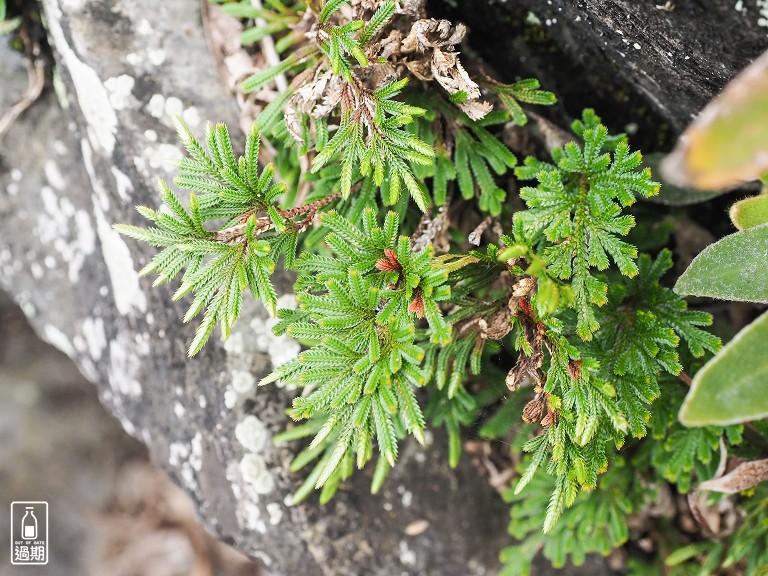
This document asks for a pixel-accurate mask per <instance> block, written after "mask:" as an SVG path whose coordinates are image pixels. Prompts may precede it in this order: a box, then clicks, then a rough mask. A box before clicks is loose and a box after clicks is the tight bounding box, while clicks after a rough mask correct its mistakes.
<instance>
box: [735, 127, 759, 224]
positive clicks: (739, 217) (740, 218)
mask: <svg viewBox="0 0 768 576" xmlns="http://www.w3.org/2000/svg"><path fill="white" fill-rule="evenodd" d="M766 130H768V126H767V127H766ZM729 214H730V216H731V222H733V225H734V226H736V228H738V229H739V230H744V229H745V228H752V227H754V226H759V225H760V224H765V223H767V222H768V194H761V195H760V196H753V197H752V198H745V199H744V200H739V201H738V202H736V204H734V205H733V206H731V210H730V212H729Z"/></svg>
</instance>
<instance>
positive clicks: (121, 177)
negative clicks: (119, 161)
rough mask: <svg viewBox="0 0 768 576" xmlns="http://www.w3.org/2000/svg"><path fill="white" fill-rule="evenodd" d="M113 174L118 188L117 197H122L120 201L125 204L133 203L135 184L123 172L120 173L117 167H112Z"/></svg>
mask: <svg viewBox="0 0 768 576" xmlns="http://www.w3.org/2000/svg"><path fill="white" fill-rule="evenodd" d="M110 171H111V172H112V176H114V177H115V185H116V187H117V195H118V196H120V199H121V200H123V201H124V202H130V201H131V193H132V192H133V183H132V182H131V179H130V178H128V176H126V175H125V174H124V173H123V172H121V171H120V169H118V168H117V167H116V166H112V168H111V169H110Z"/></svg>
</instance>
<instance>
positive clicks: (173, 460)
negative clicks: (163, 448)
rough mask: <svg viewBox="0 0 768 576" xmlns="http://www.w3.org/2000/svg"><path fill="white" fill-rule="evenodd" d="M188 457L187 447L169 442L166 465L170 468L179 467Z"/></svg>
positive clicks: (179, 443)
mask: <svg viewBox="0 0 768 576" xmlns="http://www.w3.org/2000/svg"><path fill="white" fill-rule="evenodd" d="M188 457H189V447H188V446H187V445H186V444H182V443H181V442H171V444H170V446H168V463H169V464H170V465H171V466H174V467H179V466H181V464H182V463H183V462H186V461H187V458H188Z"/></svg>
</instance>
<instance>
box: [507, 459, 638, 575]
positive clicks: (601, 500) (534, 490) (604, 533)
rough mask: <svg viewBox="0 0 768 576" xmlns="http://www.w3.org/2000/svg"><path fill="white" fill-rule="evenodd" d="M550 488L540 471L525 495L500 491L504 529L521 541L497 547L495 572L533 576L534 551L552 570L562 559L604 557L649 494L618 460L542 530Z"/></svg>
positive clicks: (618, 541)
mask: <svg viewBox="0 0 768 576" xmlns="http://www.w3.org/2000/svg"><path fill="white" fill-rule="evenodd" d="M534 457H535V456H534ZM555 486H556V483H555V480H554V479H553V478H552V477H551V476H548V475H544V474H542V475H539V476H538V477H537V478H536V479H535V480H533V481H532V486H531V490H530V493H528V494H525V495H522V494H519V493H516V492H515V491H514V490H512V489H510V490H508V491H507V492H505V494H504V500H505V501H506V502H507V503H509V504H510V505H511V509H510V523H509V533H510V534H511V535H512V536H513V537H514V538H515V539H517V540H519V541H521V542H520V543H519V544H516V545H513V546H509V547H507V548H505V549H504V550H502V551H501V560H502V562H504V568H503V569H502V571H501V572H500V576H529V575H530V574H533V572H532V567H533V560H534V558H535V557H536V556H537V555H538V554H542V555H543V556H544V557H545V558H547V559H548V560H549V561H550V562H551V563H552V565H553V566H554V567H555V568H563V567H564V566H565V565H566V563H567V562H571V563H572V564H574V565H576V566H580V565H582V564H583V563H584V561H585V560H586V557H587V555H588V554H601V555H603V556H607V555H608V554H609V553H610V552H611V550H613V549H614V548H617V547H619V546H621V545H622V544H624V543H626V542H627V540H628V539H629V533H630V529H629V518H630V515H631V514H632V513H633V512H636V511H638V510H640V509H641V508H642V507H643V505H645V504H646V503H647V502H648V500H650V499H651V498H652V497H653V490H652V489H650V488H648V487H645V486H643V483H642V481H641V479H640V478H639V477H637V476H635V475H634V474H633V473H632V469H631V467H629V466H627V464H626V463H625V462H624V460H623V459H621V458H619V459H617V460H616V461H614V462H612V463H611V469H610V471H608V472H607V473H606V474H604V475H603V476H602V477H601V478H600V481H599V485H598V487H596V489H595V490H594V491H591V492H587V493H582V494H580V495H579V496H578V497H577V498H576V500H575V502H574V504H573V506H572V507H571V508H570V509H569V510H567V511H566V512H564V513H563V516H562V518H561V519H560V522H558V523H557V524H556V525H555V526H554V527H553V529H552V530H551V531H550V532H549V533H548V534H543V533H542V532H541V523H542V516H543V511H544V510H546V508H547V500H548V494H550V493H552V491H553V489H554V488H555Z"/></svg>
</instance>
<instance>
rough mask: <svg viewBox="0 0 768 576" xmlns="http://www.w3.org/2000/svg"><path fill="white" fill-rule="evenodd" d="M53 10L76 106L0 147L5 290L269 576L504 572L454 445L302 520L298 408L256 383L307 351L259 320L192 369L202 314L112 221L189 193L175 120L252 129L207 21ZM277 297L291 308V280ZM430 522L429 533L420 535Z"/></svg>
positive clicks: (482, 505) (191, 15)
mask: <svg viewBox="0 0 768 576" xmlns="http://www.w3.org/2000/svg"><path fill="white" fill-rule="evenodd" d="M43 6H44V9H45V13H46V18H47V22H48V28H49V38H50V41H51V44H52V46H53V49H54V51H55V55H56V63H57V68H58V73H59V74H60V76H61V79H62V81H63V86H64V89H63V91H62V92H61V93H60V94H59V97H58V101H57V99H56V97H55V96H54V94H53V92H52V91H48V92H46V93H45V95H44V97H43V98H42V99H41V100H40V101H39V102H38V103H37V104H36V105H35V106H34V107H33V108H32V109H31V110H29V111H28V112H27V113H26V114H25V115H24V116H23V117H22V119H21V120H20V121H19V122H17V123H16V124H15V125H14V126H13V127H12V129H11V131H10V133H9V134H8V135H7V137H6V139H5V140H4V143H3V145H2V148H0V155H2V158H3V164H2V170H0V285H1V286H2V288H4V289H5V290H7V291H8V292H9V293H11V294H12V295H13V297H14V299H15V300H16V301H17V302H18V303H19V304H20V305H21V306H22V308H23V310H24V311H25V313H26V314H27V316H28V317H29V318H30V321H31V323H32V324H33V325H34V327H35V328H36V330H37V331H38V332H39V333H40V334H41V335H42V336H43V337H44V338H45V339H46V340H47V341H48V342H50V343H52V344H54V345H55V346H57V347H58V348H59V349H61V350H62V351H64V352H65V353H66V354H67V355H68V356H69V357H70V358H72V359H73V360H74V361H75V363H76V364H77V366H78V367H79V369H80V370H81V371H82V373H83V374H84V375H85V376H86V377H87V378H88V379H89V380H90V381H91V382H93V383H95V384H96V386H97V387H98V391H99V396H100V399H101V401H102V402H103V404H104V405H105V406H107V408H108V409H109V410H110V411H111V412H112V413H113V414H114V415H115V416H116V417H117V418H118V420H119V421H120V423H121V424H122V426H123V428H124V429H125V430H126V431H128V432H129V433H130V434H131V435H133V436H135V437H136V438H138V439H139V440H141V441H142V442H144V443H145V444H146V445H147V446H148V448H149V450H150V454H151V457H152V459H153V461H154V462H155V463H156V464H157V465H158V466H160V467H161V468H163V469H164V470H166V471H167V472H168V473H169V474H170V475H171V476H172V477H173V478H174V479H175V480H176V482H177V483H178V484H179V485H181V486H182V487H183V488H184V489H185V490H186V491H187V492H188V493H189V494H190V495H191V496H192V498H193V500H194V501H195V503H196V506H197V509H198V512H199V515H200V517H201V519H202V521H203V522H204V523H205V524H206V525H207V527H208V528H209V529H210V530H211V531H212V532H214V533H215V534H217V535H218V536H219V537H221V538H222V539H224V540H225V541H227V542H230V543H232V544H233V545H234V546H235V547H236V548H238V549H239V550H241V551H244V552H246V553H248V554H250V555H251V556H253V557H255V558H257V559H258V560H259V561H260V562H261V564H262V566H263V568H264V572H265V574H276V575H277V574H284V575H288V576H293V575H296V574H303V575H306V576H311V575H321V574H326V575H331V574H344V575H346V574H363V573H365V574H372V575H376V574H380V575H382V576H384V575H386V576H391V575H393V574H406V575H407V574H440V575H447V576H450V575H454V574H455V575H462V576H464V575H467V574H484V573H493V572H494V571H495V567H496V566H497V565H498V561H497V559H496V555H497V553H498V550H499V549H500V548H501V547H502V546H503V545H504V544H505V543H506V540H507V537H506V531H505V523H506V511H505V507H504V505H503V503H502V502H501V501H500V500H499V499H498V497H497V496H496V495H495V494H494V493H493V492H492V491H491V489H490V488H489V487H488V486H487V485H486V482H485V481H484V480H483V479H482V478H480V477H479V476H477V475H476V474H475V471H474V470H473V469H472V467H471V465H470V464H469V462H468V461H467V459H466V458H465V459H464V461H463V462H462V465H461V466H460V467H459V469H458V470H457V471H450V470H448V469H447V466H446V464H445V463H446V456H445V449H444V445H443V442H442V441H441V440H440V439H437V440H436V441H435V442H434V443H433V444H432V445H431V446H430V447H428V448H427V449H426V450H421V449H419V448H417V447H416V446H414V445H412V444H406V445H404V446H403V447H402V450H401V457H400V460H401V462H400V463H399V464H400V465H399V466H397V467H396V469H395V471H394V472H393V474H392V475H391V477H390V479H389V480H388V483H387V485H386V488H385V490H384V491H383V494H382V495H380V496H376V497H372V496H370V495H369V494H368V482H369V480H370V478H369V477H364V475H360V476H359V477H358V478H357V479H356V480H355V481H354V482H352V483H350V485H348V486H346V487H344V488H343V489H342V490H341V493H340V494H339V495H338V496H337V497H336V498H335V499H334V501H333V502H332V503H331V504H330V505H328V506H325V507H320V506H319V505H318V504H317V503H316V501H314V500H312V501H310V502H309V503H307V504H304V505H301V506H288V505H287V496H288V495H289V494H290V493H291V491H292V490H293V489H294V488H295V487H296V486H297V484H298V482H300V480H301V477H300V475H298V474H291V473H289V472H288V470H287V468H288V466H287V465H288V462H289V461H290V459H291V457H292V455H293V454H294V451H295V449H296V448H297V447H296V446H278V445H275V444H274V443H272V442H271V441H270V437H271V436H272V435H273V434H274V433H276V432H278V431H280V430H283V429H284V428H285V427H286V425H287V418H286V417H285V415H284V414H283V410H284V409H285V408H286V407H287V406H288V405H289V401H290V398H291V396H292V394H291V392H290V391H285V390H280V389H277V388H274V387H272V388H267V389H263V390H259V391H258V393H256V391H255V390H252V389H251V386H252V383H253V381H254V380H255V379H258V378H259V377H260V376H261V375H263V374H265V373H266V372H267V371H269V370H270V369H271V366H272V364H273V363H274V362H278V361H280V359H282V358H285V357H286V355H288V354H290V353H294V352H295V351H296V348H297V344H296V343H295V342H291V341H289V340H287V339H280V340H276V339H274V338H273V337H272V336H271V335H270V334H269V322H268V320H267V316H266V313H265V311H264V310H263V309H262V308H261V307H260V306H257V305H256V304H253V305H250V306H248V307H246V310H245V314H244V316H243V318H242V319H241V320H240V322H239V323H238V325H237V328H236V330H235V333H234V335H233V336H232V338H231V339H230V340H229V341H228V343H227V345H226V346H225V345H224V344H223V343H221V342H219V341H218V340H217V341H214V342H212V343H211V344H209V345H208V346H207V347H206V348H205V350H204V351H203V352H202V353H201V354H200V355H199V356H198V357H196V358H195V359H194V360H188V359H187V358H186V354H185V349H186V346H187V344H188V343H189V341H190V340H191V337H192V334H193V331H194V327H193V326H185V325H183V324H182V323H181V321H180V318H181V317H182V315H183V309H184V305H183V303H172V302H171V297H170V296H171V292H172V289H171V288H169V287H162V288H159V289H151V288H150V284H151V281H149V280H144V279H142V280H140V279H139V278H138V276H137V273H136V271H137V270H139V269H140V268H141V267H142V266H143V265H144V264H145V263H146V262H147V260H148V259H149V258H150V257H151V255H152V253H153V250H152V249H151V248H147V247H145V246H141V245H139V244H138V243H135V242H132V241H129V240H128V241H127V240H126V239H124V238H122V237H121V236H119V235H118V234H117V233H116V232H114V231H113V230H112V228H111V225H112V223H113V222H128V223H136V224H139V223H141V222H140V220H141V219H140V217H139V216H138V215H137V214H136V213H135V211H134V209H133V206H134V205H135V204H150V205H155V204H156V203H157V201H158V195H157V193H156V190H155V181H156V178H157V177H158V176H160V177H163V178H166V179H167V178H170V177H171V176H172V173H173V170H174V168H173V161H174V160H176V159H177V158H179V156H180V154H181V152H180V149H179V147H178V146H177V145H175V142H176V141H177V139H176V136H175V134H174V131H173V129H172V123H171V122H172V117H173V116H175V115H177V114H180V115H181V116H182V117H184V118H185V120H186V121H187V122H188V123H189V124H190V126H191V127H192V129H193V130H194V131H197V132H198V133H199V132H201V131H202V129H203V126H202V124H203V121H204V120H206V119H211V120H221V121H226V122H228V123H230V124H231V125H235V124H236V117H237V115H236V112H237V111H236V108H235V104H234V101H233V99H232V98H231V97H230V96H228V95H227V94H226V93H225V91H224V89H223V88H221V87H220V86H219V84H218V81H217V79H216V76H215V69H214V63H213V62H212V60H211V58H210V56H209V54H208V52H207V49H206V46H205V42H204V39H203V34H202V29H201V24H200V16H199V13H198V5H197V4H193V3H190V2H188V1H185V0H165V1H163V2H156V1H154V2H150V1H148V0H93V1H86V0H44V2H43ZM2 49H3V51H4V52H3V53H2V55H1V56H2V61H3V67H2V69H0V74H2V78H0V85H1V86H3V90H2V91H0V100H1V101H0V105H2V107H3V108H5V107H7V105H8V104H9V103H10V102H12V101H14V100H15V99H16V98H18V96H19V95H20V93H21V91H22V90H23V85H24V78H25V75H24V71H23V66H22V62H21V60H20V58H19V57H18V55H15V54H13V53H10V52H9V51H8V50H7V48H6V47H5V46H4V47H3V48H2ZM6 63H7V65H6ZM278 285H279V287H280V289H281V292H282V293H283V294H288V292H289V290H290V281H289V280H288V278H282V279H279V280H278ZM283 298H285V299H286V300H285V301H290V298H291V297H290V296H284V297H283ZM248 416H250V419H249V420H248V422H249V425H250V428H246V429H242V428H241V430H240V433H239V434H238V436H240V437H241V439H243V438H244V439H245V442H246V444H247V445H248V448H246V447H245V446H244V445H243V444H241V443H240V442H239V441H238V440H236V434H235V429H236V427H237V425H238V423H240V422H242V421H244V420H245V419H246V417H248ZM94 434H98V431H96V430H94ZM244 457H247V458H246V462H247V464H248V465H247V466H241V461H243V458H244ZM414 520H427V521H428V522H429V527H428V529H427V530H426V531H424V532H423V533H422V534H420V535H418V536H414V537H411V536H407V535H405V533H404V532H403V530H404V528H405V527H406V526H407V525H408V524H409V523H410V522H412V521H414Z"/></svg>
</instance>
